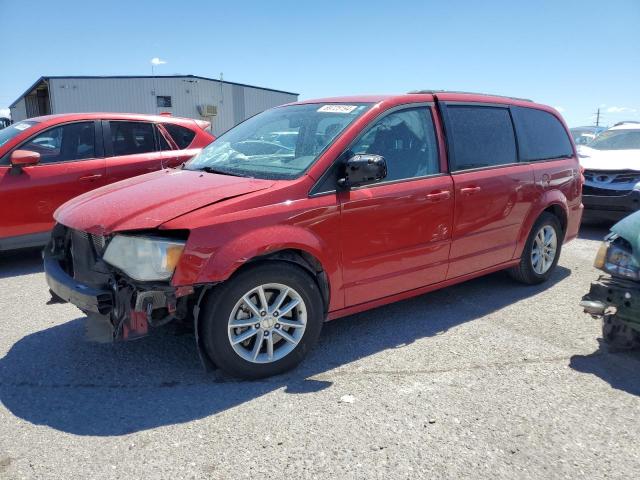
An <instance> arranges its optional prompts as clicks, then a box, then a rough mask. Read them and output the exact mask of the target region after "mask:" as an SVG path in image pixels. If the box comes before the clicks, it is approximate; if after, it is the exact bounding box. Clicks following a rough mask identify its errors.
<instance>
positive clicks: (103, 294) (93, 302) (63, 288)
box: [44, 253, 113, 315]
mask: <svg viewBox="0 0 640 480" xmlns="http://www.w3.org/2000/svg"><path fill="white" fill-rule="evenodd" d="M44 273H45V278H46V279H47V284H48V285H49V288H50V289H51V291H52V292H53V293H55V294H56V295H57V296H58V297H60V298H61V299H62V300H64V301H65V302H69V303H72V304H74V305H75V306H76V307H78V308H79V309H80V310H82V311H84V312H94V313H99V314H102V315H105V314H107V313H109V312H110V311H111V309H112V308H113V293H112V292H111V291H109V290H103V289H99V288H94V287H90V286H88V285H85V284H82V283H80V282H78V281H77V280H75V279H74V278H72V277H71V276H70V275H69V274H67V272H65V271H64V270H63V269H62V267H61V266H60V263H59V262H58V260H57V259H56V258H54V257H51V256H49V255H47V254H46V253H45V257H44Z"/></svg>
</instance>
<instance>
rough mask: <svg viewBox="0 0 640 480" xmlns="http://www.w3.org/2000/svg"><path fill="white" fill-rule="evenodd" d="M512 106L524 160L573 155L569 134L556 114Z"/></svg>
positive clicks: (530, 160) (521, 154) (521, 157)
mask: <svg viewBox="0 0 640 480" xmlns="http://www.w3.org/2000/svg"><path fill="white" fill-rule="evenodd" d="M512 108H513V111H514V115H515V121H516V125H517V127H518V142H519V144H520V159H521V160H522V161H523V162H533V161H536V160H551V159H553V158H566V157H572V156H573V147H572V146H571V140H569V135H567V131H566V130H565V129H564V127H563V126H562V123H560V120H558V119H557V118H556V117H555V116H554V115H552V114H551V113H549V112H545V111H544V110H537V109H535V108H525V107H512ZM585 138H586V137H585Z"/></svg>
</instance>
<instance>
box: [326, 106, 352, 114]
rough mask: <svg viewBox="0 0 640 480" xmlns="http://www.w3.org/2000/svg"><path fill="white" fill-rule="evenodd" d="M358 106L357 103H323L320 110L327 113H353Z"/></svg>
mask: <svg viewBox="0 0 640 480" xmlns="http://www.w3.org/2000/svg"><path fill="white" fill-rule="evenodd" d="M356 108H358V106H357V105H323V106H321V107H320V108H319V109H318V111H319V112H326V113H351V112H353V111H354V110H355V109H356Z"/></svg>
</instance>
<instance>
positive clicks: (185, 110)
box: [49, 77, 297, 135]
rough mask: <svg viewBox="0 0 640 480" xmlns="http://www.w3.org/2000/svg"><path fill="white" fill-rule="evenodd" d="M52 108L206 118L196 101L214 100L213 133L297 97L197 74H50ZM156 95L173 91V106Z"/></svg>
mask: <svg viewBox="0 0 640 480" xmlns="http://www.w3.org/2000/svg"><path fill="white" fill-rule="evenodd" d="M49 96H50V98H51V107H52V112H53V113H72V112H99V111H104V112H131V113H151V114H154V113H160V112H164V111H168V112H171V113H172V114H173V115H176V116H181V117H190V118H197V119H199V118H202V117H201V116H200V114H199V113H198V105H206V104H209V105H215V106H217V108H218V115H217V116H216V117H213V133H214V134H216V135H219V134H221V133H223V132H225V131H226V130H228V129H230V128H231V127H233V126H234V125H236V124H238V123H240V122H241V121H242V120H245V119H246V118H248V117H250V116H252V115H255V114H256V113H259V112H261V111H263V110H266V109H267V108H271V107H275V106H277V105H282V104H284V103H289V102H295V101H296V100H297V96H296V95H292V94H287V93H283V92H274V91H271V90H264V89H260V88H253V87H246V86H240V85H235V84H229V83H224V82H222V83H221V82H218V81H215V80H204V79H199V78H189V77H175V78H52V79H51V80H50V84H49ZM156 96H170V97H171V103H172V107H171V108H159V107H157V106H156Z"/></svg>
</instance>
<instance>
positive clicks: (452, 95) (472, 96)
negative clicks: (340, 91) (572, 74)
mask: <svg viewBox="0 0 640 480" xmlns="http://www.w3.org/2000/svg"><path fill="white" fill-rule="evenodd" d="M434 97H435V98H437V99H438V100H442V101H449V102H478V103H500V104H509V105H520V106H523V107H534V108H541V109H544V110H554V109H553V108H551V107H549V106H547V105H543V104H539V103H535V102H533V101H531V100H527V99H523V98H516V97H506V96H500V95H489V94H483V93H462V92H447V91H435V90H434V91H430V92H429V93H426V92H425V93H422V92H421V93H405V94H399V95H353V96H346V97H328V98H318V99H308V100H301V101H299V102H295V104H297V105H303V104H309V103H380V102H393V103H410V102H428V101H433V99H434Z"/></svg>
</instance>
